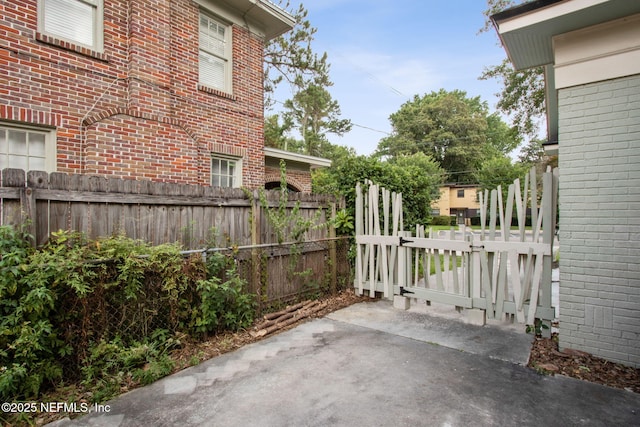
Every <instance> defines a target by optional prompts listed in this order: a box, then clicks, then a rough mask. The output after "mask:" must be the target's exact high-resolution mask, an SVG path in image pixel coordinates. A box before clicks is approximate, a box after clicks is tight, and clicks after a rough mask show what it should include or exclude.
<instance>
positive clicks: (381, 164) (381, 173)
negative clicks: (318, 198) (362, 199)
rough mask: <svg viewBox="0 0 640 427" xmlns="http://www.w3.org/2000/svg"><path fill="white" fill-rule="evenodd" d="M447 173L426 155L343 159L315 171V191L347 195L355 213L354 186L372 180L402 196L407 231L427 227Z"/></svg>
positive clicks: (349, 206)
mask: <svg viewBox="0 0 640 427" xmlns="http://www.w3.org/2000/svg"><path fill="white" fill-rule="evenodd" d="M444 174H445V173H444V171H443V170H442V169H441V168H440V166H439V165H438V163H437V162H435V161H434V160H433V159H432V158H431V157H429V156H428V155H426V154H424V153H415V154H410V155H401V156H397V157H396V158H394V159H390V160H386V161H383V160H380V159H379V158H375V157H373V156H354V155H351V156H342V157H340V158H339V159H338V160H337V161H334V165H333V166H332V167H331V168H329V169H322V170H318V171H316V172H314V176H313V191H314V192H317V193H328V194H336V195H339V196H344V197H345V199H346V206H347V209H348V210H349V211H350V214H351V215H353V214H354V212H353V211H354V209H355V187H356V184H357V183H358V182H360V183H362V184H364V183H365V182H366V181H367V180H371V181H373V182H375V183H376V184H379V185H382V186H384V187H385V188H387V189H388V190H390V191H395V192H398V193H402V200H403V207H404V219H405V229H410V228H412V227H414V226H415V225H416V224H427V223H429V221H430V219H431V202H432V201H434V200H436V199H437V198H438V197H439V195H440V193H439V187H440V185H441V184H442V178H443V176H444Z"/></svg>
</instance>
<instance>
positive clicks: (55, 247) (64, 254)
mask: <svg viewBox="0 0 640 427" xmlns="http://www.w3.org/2000/svg"><path fill="white" fill-rule="evenodd" d="M180 250H181V248H180V247H179V246H178V245H170V244H166V245H159V246H149V245H148V244H146V243H144V242H141V241H137V240H132V239H129V238H127V237H124V236H113V237H109V238H104V239H99V240H96V241H91V242H89V241H86V240H85V239H84V237H83V236H82V235H81V234H79V233H75V232H68V231H60V232H56V233H52V236H51V238H50V240H49V242H47V244H45V245H43V246H42V247H41V248H38V249H35V248H33V247H32V246H31V237H30V236H29V235H28V234H27V233H26V232H24V231H21V230H16V229H14V228H13V227H8V226H2V227H0V397H1V398H2V399H3V400H4V401H16V400H33V399H36V398H37V397H38V396H39V395H40V394H41V392H42V391H43V390H44V389H45V388H46V387H47V386H49V385H52V384H55V383H56V382H58V381H60V380H65V381H67V382H68V381H76V380H78V381H80V382H81V383H83V384H85V385H87V386H91V388H92V390H93V393H94V395H93V399H94V400H95V401H96V402H97V401H101V400H103V399H105V398H107V397H110V396H112V395H114V394H115V393H117V392H119V390H120V387H121V385H122V384H128V383H131V382H133V383H140V384H147V383H149V382H152V381H154V380H155V379H157V378H159V377H161V376H164V375H166V374H168V373H170V372H171V371H172V370H173V362H172V361H171V358H170V357H169V352H170V350H171V349H173V348H175V347H176V346H179V345H180V343H179V341H178V340H177V339H176V338H174V337H176V336H178V335H181V334H187V335H190V336H191V337H193V338H196V339H197V338H202V336H204V335H206V334H208V333H211V332H217V331H220V330H224V329H230V330H238V329H241V328H246V327H248V326H249V325H250V324H251V323H252V322H253V316H254V310H255V298H254V296H253V295H250V294H248V293H247V292H246V283H245V281H244V280H242V279H241V278H240V276H239V275H238V273H237V270H236V266H235V261H234V259H233V257H226V256H223V255H221V254H214V255H211V256H208V257H207V263H206V264H205V263H204V262H203V260H202V257H200V256H199V255H194V256H191V257H189V258H187V259H184V257H183V256H182V254H181V253H180Z"/></svg>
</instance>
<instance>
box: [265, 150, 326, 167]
mask: <svg viewBox="0 0 640 427" xmlns="http://www.w3.org/2000/svg"><path fill="white" fill-rule="evenodd" d="M264 155H265V157H272V158H274V159H283V160H291V161H293V162H298V163H304V164H307V165H309V166H310V167H311V168H320V167H324V168H328V167H330V166H331V160H329V159H324V158H322V157H315V156H309V155H306V154H300V153H292V152H290V151H285V150H279V149H277V148H272V147H264Z"/></svg>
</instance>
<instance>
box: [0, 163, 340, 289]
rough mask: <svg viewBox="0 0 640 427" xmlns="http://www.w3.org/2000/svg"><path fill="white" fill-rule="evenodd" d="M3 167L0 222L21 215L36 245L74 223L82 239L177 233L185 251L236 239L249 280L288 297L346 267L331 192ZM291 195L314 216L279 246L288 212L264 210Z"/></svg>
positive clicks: (333, 279)
mask: <svg viewBox="0 0 640 427" xmlns="http://www.w3.org/2000/svg"><path fill="white" fill-rule="evenodd" d="M1 172H2V173H1V174H0V225H6V224H11V225H18V224H26V225H27V226H28V227H29V232H30V234H31V235H32V236H34V240H35V242H34V243H35V244H37V245H41V244H43V243H45V242H46V241H47V239H48V238H49V236H50V234H51V233H52V232H55V231H58V230H73V231H80V232H83V233H85V235H86V236H87V237H88V238H90V239H95V238H98V237H106V236H110V235H116V234H124V235H126V236H128V237H130V238H133V239H139V240H142V241H145V242H147V243H150V244H154V245H157V244H162V243H173V242H179V243H181V244H182V246H183V247H184V248H185V250H190V249H194V250H195V249H203V248H235V256H236V257H237V259H238V262H239V263H240V264H241V265H242V266H243V268H244V271H243V273H242V275H243V276H244V277H245V278H246V279H247V280H248V281H249V284H250V288H251V289H252V290H253V291H260V290H261V289H262V288H264V287H265V286H266V287H267V289H266V290H264V289H262V291H263V293H264V295H263V296H262V297H263V300H265V301H273V300H279V299H291V298H292V297H293V296H295V295H298V294H301V293H302V292H303V291H305V289H307V288H309V287H315V286H316V284H318V283H320V280H319V278H327V280H329V282H326V281H323V282H322V283H329V284H330V287H331V288H332V289H335V288H336V286H337V285H336V283H338V282H340V280H339V279H338V278H337V276H336V275H337V274H347V275H348V274H349V266H348V260H347V257H346V251H345V253H344V254H341V255H342V256H341V257H338V256H337V255H336V254H337V252H336V248H337V247H339V244H338V243H337V242H338V241H337V240H334V238H335V230H334V229H333V228H332V227H331V221H330V218H331V216H332V215H333V214H335V211H336V209H337V208H339V207H341V206H342V205H343V203H344V201H343V200H338V199H336V198H335V197H333V196H326V195H309V194H299V193H288V194H287V200H286V203H284V204H283V200H282V199H281V197H280V196H281V194H280V192H279V191H277V190H273V191H259V190H253V191H246V190H243V189H233V188H215V187H206V186H197V185H187V184H171V183H156V182H151V181H138V180H125V179H118V178H105V177H101V176H90V175H79V174H65V173H50V174H48V173H46V172H40V171H29V172H28V173H25V172H24V171H23V170H19V169H4V170H2V171H1ZM296 204H297V205H298V212H299V213H298V215H297V217H298V218H299V219H302V220H309V221H312V222H313V226H312V227H311V228H310V229H309V230H308V231H307V232H306V233H305V235H304V241H305V242H306V243H304V244H302V245H297V247H295V249H294V251H293V252H292V248H294V247H293V246H292V245H290V244H289V245H287V244H285V245H282V246H281V247H279V245H277V243H283V241H282V240H283V238H284V243H287V242H288V241H289V240H293V239H291V236H292V233H293V232H294V231H293V229H294V228H295V223H294V222H295V221H293V222H292V221H284V222H282V223H281V224H280V225H276V224H275V223H274V221H272V220H270V219H269V212H277V211H278V209H279V208H280V209H281V212H284V215H281V218H286V217H287V213H292V212H293V210H294V207H295V206H296ZM267 209H268V210H269V211H267ZM290 219H291V218H290ZM278 231H280V232H281V233H280V236H278V234H279V233H278ZM279 240H280V242H279ZM314 242H317V243H314ZM238 248H241V249H238ZM228 251H231V250H230V249H229V250H228ZM292 257H293V258H292ZM339 258H340V259H339ZM345 263H346V265H342V264H345ZM309 271H312V272H313V273H308V272H309ZM305 272H307V273H306V274H307V275H308V276H309V277H308V280H305V278H304V275H305ZM265 277H268V283H265ZM338 287H339V286H338ZM303 288H304V289H303ZM307 290H308V289H307Z"/></svg>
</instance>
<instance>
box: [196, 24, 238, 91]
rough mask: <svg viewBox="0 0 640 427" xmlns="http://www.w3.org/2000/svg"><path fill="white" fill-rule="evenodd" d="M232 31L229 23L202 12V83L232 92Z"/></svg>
mask: <svg viewBox="0 0 640 427" xmlns="http://www.w3.org/2000/svg"><path fill="white" fill-rule="evenodd" d="M230 33H231V32H230V31H229V28H228V26H227V25H225V24H222V23H221V22H218V21H216V20H215V19H213V18H211V17H209V16H208V15H205V14H203V13H201V14H200V52H199V57H198V63H199V72H200V84H202V85H204V86H208V87H211V88H214V89H219V90H221V91H225V92H231V78H230V71H229V70H230V63H231V61H230V56H231V46H230V45H231V43H230V38H231V34H230Z"/></svg>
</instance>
